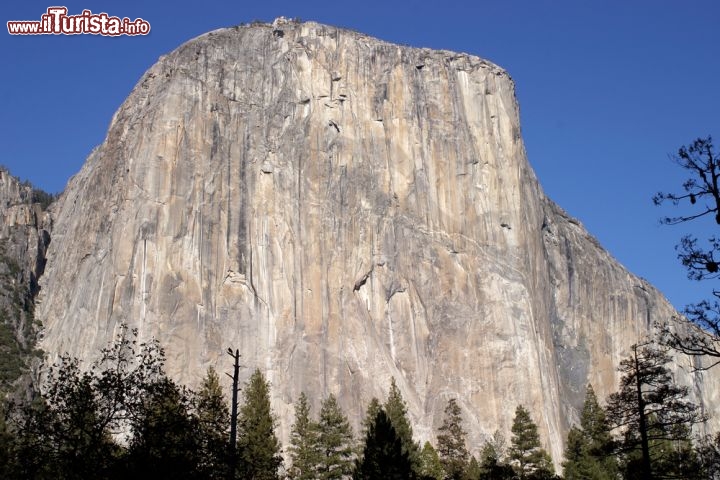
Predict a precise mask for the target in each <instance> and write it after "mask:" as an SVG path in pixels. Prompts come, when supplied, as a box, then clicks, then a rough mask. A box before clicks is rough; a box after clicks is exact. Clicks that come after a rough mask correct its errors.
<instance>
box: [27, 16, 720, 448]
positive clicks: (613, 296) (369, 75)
mask: <svg viewBox="0 0 720 480" xmlns="http://www.w3.org/2000/svg"><path fill="white" fill-rule="evenodd" d="M54 222H55V226H54V230H53V241H52V244H51V245H50V249H49V251H48V261H49V267H48V270H47V272H46V275H45V277H44V278H43V282H42V285H43V290H42V292H41V296H40V298H41V300H42V302H41V305H40V307H39V315H40V318H41V320H42V322H43V324H44V325H45V327H46V330H45V332H44V339H43V342H42V347H43V348H44V349H45V350H46V351H47V352H51V353H54V354H57V353H61V352H65V351H68V352H69V353H71V354H74V355H77V356H79V357H82V358H92V357H93V356H95V355H96V354H97V352H98V351H99V349H100V348H101V347H103V346H104V345H105V344H107V342H109V341H110V340H111V339H112V338H113V336H114V334H115V333H116V332H117V331H118V326H119V325H120V324H121V323H123V322H125V323H127V324H129V325H130V326H132V327H137V328H138V329H139V331H140V334H141V335H142V336H145V337H150V336H155V337H157V338H158V339H159V340H160V341H161V343H162V344H163V345H164V346H165V348H166V351H167V354H168V370H169V372H170V374H171V375H172V376H174V377H175V378H176V379H178V380H180V381H184V382H188V383H191V384H192V383H195V382H197V381H198V380H199V379H200V378H201V377H202V375H203V374H204V373H205V370H206V368H207V367H208V366H211V365H212V366H215V367H216V368H217V369H218V370H220V371H224V370H227V369H228V368H229V366H230V362H231V359H229V357H228V356H227V355H226V354H225V353H224V352H225V350H226V349H227V348H228V347H233V348H236V347H237V348H239V349H240V351H241V353H242V361H243V363H244V365H245V366H247V367H248V368H247V369H245V370H244V372H245V375H246V376H249V374H250V373H251V371H252V369H254V368H255V367H259V368H260V369H261V370H263V371H264V372H265V373H266V375H267V376H268V378H269V380H270V381H271V382H272V386H273V389H272V395H273V404H274V408H275V411H276V412H277V413H278V414H279V417H280V420H281V436H283V437H285V438H287V435H288V432H289V429H290V426H291V423H292V412H293V409H292V403H293V402H294V400H295V399H297V397H298V395H299V394H300V392H301V391H302V390H304V391H305V392H306V393H307V394H308V396H309V397H310V398H311V399H313V402H314V404H315V411H316V412H317V407H318V405H319V403H320V400H321V398H322V397H323V396H325V395H327V394H329V393H334V394H335V395H337V396H338V398H339V400H340V402H341V405H342V406H343V407H344V409H345V411H346V413H348V414H349V416H350V417H351V418H352V419H353V421H354V422H355V424H356V425H357V424H358V421H359V418H360V417H361V416H362V415H363V412H364V409H365V407H366V405H367V403H368V402H369V400H370V399H371V397H372V396H378V397H380V398H384V396H385V393H386V391H387V389H388V386H389V383H390V378H391V377H395V379H396V380H397V383H398V386H399V387H400V389H401V391H402V393H403V395H404V398H405V399H406V400H407V402H408V404H409V409H410V414H411V417H412V420H413V421H414V423H415V425H416V427H415V429H416V432H417V434H418V438H423V439H434V435H435V429H436V428H437V427H438V426H439V425H440V424H441V422H442V417H443V410H444V407H445V405H446V403H447V400H448V399H449V398H451V397H455V398H457V399H458V401H459V404H460V405H461V407H462V408H463V410H464V414H465V419H466V428H467V430H468V431H469V433H470V436H469V445H470V446H471V449H472V450H478V449H479V448H480V446H481V441H482V440H484V439H485V438H486V436H488V435H490V434H492V432H493V431H494V430H496V429H500V430H503V431H505V432H506V433H507V432H508V430H509V427H510V424H511V422H512V417H513V415H514V410H515V406H516V405H517V404H523V405H525V406H526V407H527V408H528V409H529V410H530V411H531V412H532V414H533V416H534V419H535V421H536V422H537V423H538V425H539V426H540V429H541V431H542V432H543V438H544V440H545V442H546V445H547V447H548V448H549V449H550V451H551V453H552V455H553V457H554V458H555V460H556V461H560V460H561V459H562V446H563V442H564V436H565V434H566V431H567V429H568V427H569V425H570V424H571V423H572V422H573V421H575V420H576V419H577V411H578V409H579V408H580V407H581V404H582V399H583V395H584V391H585V386H586V384H587V383H588V382H591V383H592V384H593V385H594V387H595V389H596V391H597V393H598V395H599V396H600V397H601V398H604V396H605V395H606V394H608V393H609V392H611V391H614V390H615V389H616V385H617V380H618V375H617V373H616V367H617V365H618V363H619V361H620V359H621V358H623V357H625V356H626V355H627V354H628V347H629V346H630V345H631V344H632V343H635V342H637V341H638V340H639V339H641V338H643V337H644V336H645V335H647V334H648V333H649V331H650V329H651V325H652V323H653V322H655V321H661V322H662V321H666V320H667V319H669V318H670V317H671V316H672V314H673V313H674V312H673V310H672V308H671V307H670V305H669V304H668V303H667V301H666V300H665V299H664V298H663V297H662V296H661V295H660V294H659V293H658V292H657V291H655V290H654V289H653V288H652V287H651V286H650V285H648V284H647V283H646V282H644V281H642V280H640V279H638V278H637V277H635V276H633V275H631V274H630V273H628V272H627V271H626V270H625V269H624V268H623V267H622V266H621V265H619V264H618V263H617V262H616V261H615V260H614V259H613V258H612V257H611V256H610V255H609V254H608V253H607V252H605V251H604V250H603V249H602V248H601V247H600V246H599V245H598V244H597V242H596V241H595V240H594V239H593V238H592V237H591V236H590V235H589V234H588V233H587V232H586V231H585V230H584V229H583V227H582V226H581V225H580V224H579V223H578V222H577V221H575V220H573V219H571V218H569V217H568V216H567V215H566V214H565V213H563V211H562V210H561V209H560V208H559V207H557V206H555V205H554V204H553V203H552V202H551V201H550V200H548V199H547V198H546V197H545V196H544V194H543V192H542V190H541V188H540V186H539V185H538V182H537V179H536V177H535V175H534V173H533V171H532V169H531V167H530V165H529V164H528V161H527V159H526V156H525V150H524V148H523V143H522V140H521V137H520V123H519V113H518V106H517V103H516V100H515V96H514V87H513V83H512V80H511V79H510V77H509V76H508V74H507V73H506V72H505V71H504V70H502V69H501V68H499V67H498V66H496V65H493V64H491V63H489V62H487V61H484V60H482V59H480V58H477V57H474V56H470V55H465V54H459V53H453V52H447V51H433V50H428V49H419V48H408V47H401V46H398V45H392V44H389V43H384V42H382V41H379V40H376V39H373V38H370V37H367V36H364V35H361V34H358V33H355V32H350V31H345V30H341V29H336V28H332V27H327V26H323V25H318V24H315V23H302V24H296V23H291V22H285V21H276V22H275V23H274V24H273V25H252V26H241V27H235V28H229V29H223V30H218V31H215V32H211V33H208V34H206V35H203V36H201V37H199V38H196V39H194V40H192V41H190V42H188V43H186V44H185V45H183V46H181V47H180V48H178V49H177V50H176V51H174V52H172V53H171V54H169V55H167V56H166V57H163V58H161V59H160V61H159V62H158V63H157V64H156V65H154V66H153V67H152V68H151V69H150V70H149V71H148V72H147V74H146V75H145V76H144V78H143V79H142V80H141V81H140V82H139V84H138V85H137V86H136V88H135V89H134V90H133V92H132V93H131V95H130V96H129V98H128V99H127V101H126V102H125V103H124V104H123V105H122V107H121V108H120V110H119V111H118V112H117V113H116V115H115V117H114V118H113V120H112V124H111V126H110V129H109V132H108V135H107V139H106V140H105V142H104V143H103V144H102V145H101V146H100V147H99V148H97V149H96V150H95V151H94V152H93V153H92V154H91V155H90V157H89V158H88V160H87V162H86V164H85V166H84V167H83V169H82V170H81V171H80V172H79V173H78V174H77V175H76V176H75V177H74V178H73V179H72V180H71V181H70V183H69V185H68V187H67V189H66V191H65V193H64V194H63V195H62V197H61V198H60V200H59V201H58V204H57V206H56V208H55V214H54ZM700 380H703V381H704V382H705V387H704V389H705V390H706V391H709V392H712V391H714V392H718V391H720V389H718V388H717V386H718V385H717V379H716V378H715V377H712V376H710V375H709V374H706V375H705V378H704V379H700V377H699V375H692V376H691V375H689V374H686V373H682V372H681V381H683V382H686V383H689V384H691V385H699V383H698V382H699V381H700ZM711 400H712V399H711ZM717 400H718V399H714V400H712V402H714V403H707V404H706V405H712V406H713V408H714V406H716V405H718V403H717ZM508 437H509V434H508Z"/></svg>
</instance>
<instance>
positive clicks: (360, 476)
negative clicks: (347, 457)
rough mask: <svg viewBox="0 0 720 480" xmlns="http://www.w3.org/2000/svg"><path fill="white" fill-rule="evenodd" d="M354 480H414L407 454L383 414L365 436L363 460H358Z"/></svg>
mask: <svg viewBox="0 0 720 480" xmlns="http://www.w3.org/2000/svg"><path fill="white" fill-rule="evenodd" d="M353 478H354V479H357V480H384V479H389V480H408V479H412V478H415V474H414V472H413V468H412V463H411V461H410V457H409V455H408V452H407V451H406V450H405V449H404V448H403V442H402V439H401V438H400V436H399V435H398V433H397V431H396V430H395V427H394V426H393V423H392V422H391V421H390V418H389V417H388V416H387V414H386V413H385V411H384V410H382V409H380V410H379V411H378V412H377V414H376V415H375V421H374V422H373V424H372V425H370V428H369V429H368V431H367V433H366V435H365V444H364V448H363V453H362V460H360V459H358V461H357V464H356V468H355V473H354V474H353Z"/></svg>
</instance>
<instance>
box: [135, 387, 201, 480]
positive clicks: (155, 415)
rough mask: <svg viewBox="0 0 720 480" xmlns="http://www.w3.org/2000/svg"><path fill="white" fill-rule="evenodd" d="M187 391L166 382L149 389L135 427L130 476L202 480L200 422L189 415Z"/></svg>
mask: <svg viewBox="0 0 720 480" xmlns="http://www.w3.org/2000/svg"><path fill="white" fill-rule="evenodd" d="M189 408H190V399H189V397H188V393H187V391H186V390H185V389H184V388H182V387H179V386H178V385H176V384H175V383H174V382H173V381H172V380H170V379H168V378H163V379H161V380H158V381H157V382H155V383H154V384H153V385H151V386H150V387H149V389H148V393H147V395H146V396H145V398H144V402H143V407H142V409H141V411H140V414H139V416H138V419H137V421H136V422H135V425H134V426H133V437H132V441H131V443H130V449H129V457H128V464H129V468H130V476H147V478H177V479H195V478H199V472H198V470H199V468H198V467H199V455H198V449H199V445H198V442H197V439H196V433H197V427H198V425H197V422H196V421H195V420H194V419H193V417H192V416H191V415H190V412H189Z"/></svg>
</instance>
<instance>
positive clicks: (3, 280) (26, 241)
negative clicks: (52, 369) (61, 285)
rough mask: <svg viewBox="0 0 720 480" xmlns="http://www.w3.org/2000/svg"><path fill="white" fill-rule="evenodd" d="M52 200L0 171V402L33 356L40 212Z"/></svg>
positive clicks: (46, 239)
mask: <svg viewBox="0 0 720 480" xmlns="http://www.w3.org/2000/svg"><path fill="white" fill-rule="evenodd" d="M51 199H52V196H50V195H47V194H46V193H45V192H42V191H39V190H35V189H33V188H32V186H31V185H29V184H27V183H21V182H20V181H19V180H18V179H17V178H15V177H13V176H12V175H10V174H9V173H8V172H7V171H6V170H5V169H3V168H0V367H1V368H0V398H2V397H4V395H5V394H6V393H10V392H13V391H15V390H18V389H20V390H22V388H21V386H19V385H18V379H19V377H20V375H21V374H22V373H27V372H28V371H29V368H30V367H31V359H32V358H33V357H34V356H35V353H36V352H34V347H35V340H36V333H37V325H36V324H35V323H34V309H35V303H34V300H35V296H36V295H37V293H38V291H39V288H40V287H39V285H38V279H39V278H40V276H41V275H42V274H43V271H44V270H45V252H46V249H47V247H48V245H49V243H50V234H49V232H48V229H49V228H50V225H49V218H48V216H47V215H46V213H45V212H44V207H46V206H47V203H49V201H50V200H51ZM15 393H20V392H15Z"/></svg>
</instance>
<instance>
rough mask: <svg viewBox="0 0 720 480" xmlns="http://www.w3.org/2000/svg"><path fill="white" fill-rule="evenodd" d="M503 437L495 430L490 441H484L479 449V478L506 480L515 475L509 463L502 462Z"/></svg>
mask: <svg viewBox="0 0 720 480" xmlns="http://www.w3.org/2000/svg"><path fill="white" fill-rule="evenodd" d="M504 442H505V440H504V438H503V437H502V435H500V432H495V434H494V435H493V439H492V440H491V441H488V442H485V444H484V445H483V448H482V450H481V451H480V478H481V479H483V480H507V479H510V478H512V477H513V476H514V475H515V471H514V470H513V469H512V467H511V466H510V465H508V464H507V463H504V461H503V452H504V450H505V446H504Z"/></svg>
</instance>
